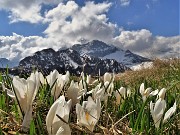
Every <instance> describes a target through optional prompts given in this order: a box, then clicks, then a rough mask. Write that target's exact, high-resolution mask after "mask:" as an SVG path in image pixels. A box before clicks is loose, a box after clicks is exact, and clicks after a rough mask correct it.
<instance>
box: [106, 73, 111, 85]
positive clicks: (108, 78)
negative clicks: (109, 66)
mask: <svg viewBox="0 0 180 135" xmlns="http://www.w3.org/2000/svg"><path fill="white" fill-rule="evenodd" d="M111 79H112V75H111V74H110V73H108V72H106V73H105V74H104V83H105V82H110V81H111Z"/></svg>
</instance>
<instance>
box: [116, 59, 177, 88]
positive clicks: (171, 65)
mask: <svg viewBox="0 0 180 135" xmlns="http://www.w3.org/2000/svg"><path fill="white" fill-rule="evenodd" d="M179 69H180V59H168V60H160V59H155V60H154V61H153V67H152V68H150V69H141V70H138V71H126V72H125V73H120V74H117V75H116V80H121V81H123V82H124V83H125V84H126V85H133V84H137V83H138V82H143V81H144V80H153V81H155V82H162V81H164V80H165V79H168V78H167V77H168V76H169V77H170V76H171V75H172V74H173V73H175V72H176V71H177V70H179ZM174 71H175V72H174ZM177 72H180V71H177ZM179 76H180V75H179Z"/></svg>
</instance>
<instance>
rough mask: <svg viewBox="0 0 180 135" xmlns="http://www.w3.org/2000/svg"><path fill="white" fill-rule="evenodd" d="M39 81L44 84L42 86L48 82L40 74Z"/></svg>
mask: <svg viewBox="0 0 180 135" xmlns="http://www.w3.org/2000/svg"><path fill="white" fill-rule="evenodd" d="M39 79H40V82H41V83H42V84H46V83H47V82H46V79H45V78H44V76H43V74H42V73H41V72H40V73H39Z"/></svg>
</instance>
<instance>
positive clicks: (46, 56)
mask: <svg viewBox="0 0 180 135" xmlns="http://www.w3.org/2000/svg"><path fill="white" fill-rule="evenodd" d="M146 61H150V60H149V59H147V58H144V57H142V56H139V55H137V54H134V53H132V52H131V51H129V50H121V49H118V48H117V47H115V46H113V45H108V44H106V43H104V42H102V41H98V40H93V41H92V42H88V43H86V44H76V45H73V46H72V47H71V48H67V49H59V50H58V51H54V50H53V49H51V48H49V49H44V50H42V51H38V52H36V53H34V55H32V56H28V57H26V58H24V59H22V60H21V61H20V62H19V66H18V71H19V72H26V73H29V72H31V71H32V70H33V69H39V70H41V71H43V72H47V73H49V72H50V71H52V70H53V69H57V70H58V71H59V72H60V73H64V72H65V71H67V70H69V71H70V73H72V74H76V75H78V74H80V73H81V72H82V71H84V72H85V73H88V74H93V75H96V74H98V73H99V71H100V74H101V75H102V74H104V73H105V72H115V73H119V72H124V71H125V70H130V68H129V66H131V65H134V64H139V63H142V62H146Z"/></svg>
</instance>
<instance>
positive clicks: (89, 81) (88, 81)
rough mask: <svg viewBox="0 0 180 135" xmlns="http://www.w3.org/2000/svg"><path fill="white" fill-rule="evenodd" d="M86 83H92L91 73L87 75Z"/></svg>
mask: <svg viewBox="0 0 180 135" xmlns="http://www.w3.org/2000/svg"><path fill="white" fill-rule="evenodd" d="M86 83H87V84H90V83H91V75H87V78H86Z"/></svg>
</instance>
